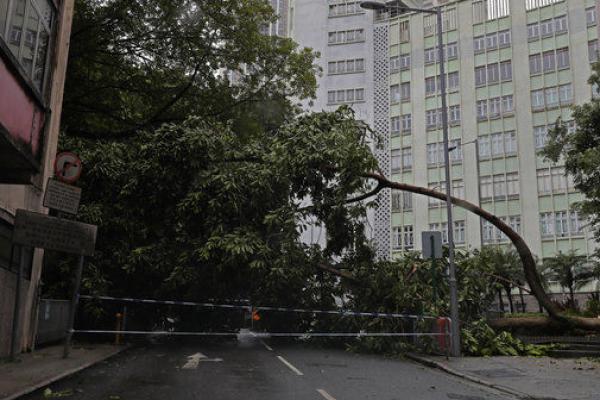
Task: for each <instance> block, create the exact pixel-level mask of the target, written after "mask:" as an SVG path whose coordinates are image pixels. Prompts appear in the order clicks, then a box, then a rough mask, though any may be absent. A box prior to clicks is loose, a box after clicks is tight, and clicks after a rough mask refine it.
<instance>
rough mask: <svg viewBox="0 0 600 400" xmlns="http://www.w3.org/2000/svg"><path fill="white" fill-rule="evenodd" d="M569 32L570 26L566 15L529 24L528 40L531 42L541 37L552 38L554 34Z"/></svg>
mask: <svg viewBox="0 0 600 400" xmlns="http://www.w3.org/2000/svg"><path fill="white" fill-rule="evenodd" d="M568 31H569V24H568V19H567V16H566V15H561V16H560V17H555V18H549V19H545V20H543V21H540V22H533V23H531V24H527V38H528V39H529V40H530V41H532V40H538V39H540V38H541V37H542V38H544V37H550V36H552V35H554V34H557V35H558V34H562V33H567V32H568Z"/></svg>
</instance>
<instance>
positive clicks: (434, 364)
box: [405, 353, 551, 400]
mask: <svg viewBox="0 0 600 400" xmlns="http://www.w3.org/2000/svg"><path fill="white" fill-rule="evenodd" d="M405 357H406V358H408V359H410V360H412V361H415V362H417V363H419V364H423V365H425V366H427V367H430V368H435V369H439V370H441V371H444V372H446V373H447V374H449V375H454V376H456V377H459V378H461V379H464V380H467V381H471V382H474V383H477V384H479V385H483V386H487V387H490V388H492V389H496V390H498V391H499V392H503V393H505V394H510V395H512V396H516V397H517V398H519V399H521V400H536V399H537V397H534V396H531V395H529V394H527V393H523V392H520V391H518V390H514V389H511V388H509V387H506V386H502V385H498V384H495V383H492V382H488V381H486V380H483V379H479V378H477V377H475V376H473V375H469V374H465V373H462V372H459V371H457V370H455V369H452V368H450V367H449V366H448V365H446V364H444V363H441V362H439V361H434V360H431V359H429V358H426V357H422V356H419V355H417V354H410V353H409V354H405ZM544 400H551V399H547V398H545V399H544Z"/></svg>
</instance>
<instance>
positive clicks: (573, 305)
mask: <svg viewBox="0 0 600 400" xmlns="http://www.w3.org/2000/svg"><path fill="white" fill-rule="evenodd" d="M569 297H570V300H571V308H573V310H577V307H576V306H575V288H574V287H573V286H569Z"/></svg>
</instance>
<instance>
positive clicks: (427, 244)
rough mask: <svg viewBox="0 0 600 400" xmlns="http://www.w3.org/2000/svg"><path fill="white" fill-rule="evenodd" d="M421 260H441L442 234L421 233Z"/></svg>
mask: <svg viewBox="0 0 600 400" xmlns="http://www.w3.org/2000/svg"><path fill="white" fill-rule="evenodd" d="M421 245H422V248H423V258H442V256H443V253H442V232H435V231H431V232H421Z"/></svg>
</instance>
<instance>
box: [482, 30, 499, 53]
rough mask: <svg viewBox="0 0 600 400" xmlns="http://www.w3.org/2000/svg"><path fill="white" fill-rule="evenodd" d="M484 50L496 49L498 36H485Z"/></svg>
mask: <svg viewBox="0 0 600 400" xmlns="http://www.w3.org/2000/svg"><path fill="white" fill-rule="evenodd" d="M485 48H486V49H487V50H494V49H497V48H498V34H497V33H492V34H489V35H486V36H485Z"/></svg>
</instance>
